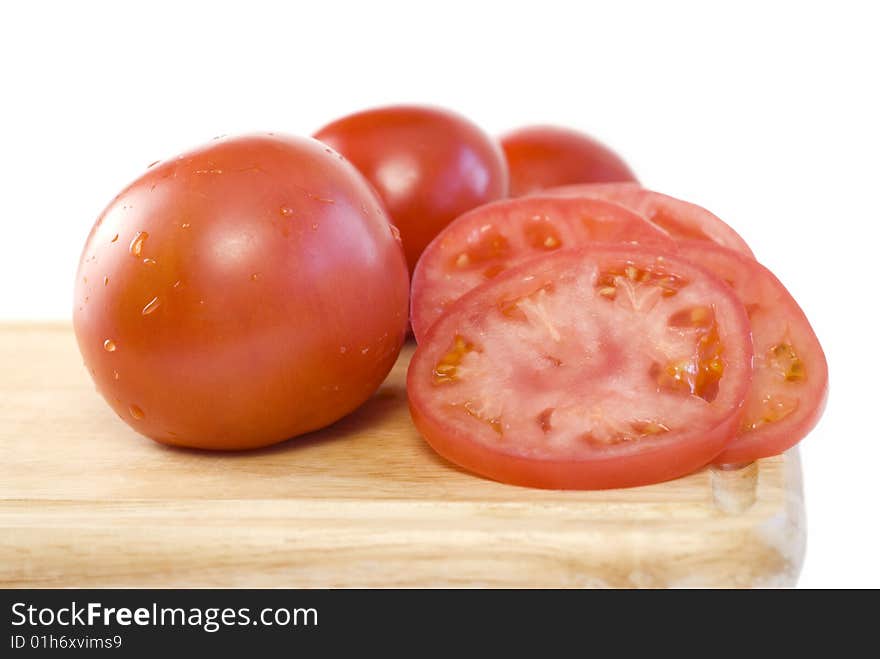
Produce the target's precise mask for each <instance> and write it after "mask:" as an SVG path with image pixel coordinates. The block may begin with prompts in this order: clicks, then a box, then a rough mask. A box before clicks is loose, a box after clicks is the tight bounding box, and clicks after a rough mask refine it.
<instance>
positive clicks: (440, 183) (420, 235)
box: [314, 105, 508, 271]
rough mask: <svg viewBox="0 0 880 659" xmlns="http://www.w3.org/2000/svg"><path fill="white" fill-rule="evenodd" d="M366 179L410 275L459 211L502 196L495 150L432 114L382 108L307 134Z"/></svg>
mask: <svg viewBox="0 0 880 659" xmlns="http://www.w3.org/2000/svg"><path fill="white" fill-rule="evenodd" d="M314 136H315V137H316V138H317V139H319V140H321V141H322V142H324V143H325V144H327V145H329V146H331V147H332V148H334V149H335V150H336V151H338V152H339V153H341V154H342V155H343V156H345V157H346V158H347V159H348V160H350V161H351V162H352V163H353V164H354V165H355V167H357V168H358V169H359V170H360V171H361V173H362V174H363V175H364V176H365V177H366V178H367V180H369V182H370V183H371V184H372V185H373V187H374V188H375V189H376V190H377V192H378V193H379V196H380V197H381V198H382V200H383V202H384V203H385V206H386V208H387V209H388V213H389V215H390V217H391V221H392V222H393V223H394V224H395V225H396V226H397V228H398V229H399V230H400V234H401V238H402V240H403V247H404V251H405V252H406V259H407V263H408V264H409V268H410V271H412V269H413V268H415V265H416V262H417V261H418V258H419V255H420V254H421V253H422V250H424V248H425V247H426V246H427V245H428V243H430V242H431V240H432V239H433V238H434V236H436V235H437V233H439V232H440V230H441V229H443V227H445V226H446V225H447V224H449V222H451V221H452V220H453V219H455V218H456V217H458V216H459V215H461V214H462V213H464V212H465V211H468V210H470V209H471V208H474V207H475V206H480V205H482V204H485V203H487V202H490V201H494V200H495V199H501V198H503V197H505V196H507V189H508V176H507V165H506V163H505V161H504V155H503V153H502V152H501V149H500V147H499V146H498V144H497V143H496V142H495V141H494V140H493V139H492V138H491V137H489V136H488V135H487V134H486V133H484V132H483V131H482V130H481V129H480V128H479V127H478V126H476V125H475V124H473V123H472V122H470V121H469V120H467V119H465V118H464V117H462V116H460V115H458V114H455V113H453V112H449V111H447V110H442V109H439V108H432V107H422V106H405V105H401V106H389V107H381V108H375V109H372V110H365V111H363V112H358V113H355V114H351V115H348V116H346V117H342V118H341V119H337V120H336V121H334V122H332V123H330V124H328V125H326V126H324V127H323V128H321V129H320V130H319V131H317V132H316V133H315V135H314Z"/></svg>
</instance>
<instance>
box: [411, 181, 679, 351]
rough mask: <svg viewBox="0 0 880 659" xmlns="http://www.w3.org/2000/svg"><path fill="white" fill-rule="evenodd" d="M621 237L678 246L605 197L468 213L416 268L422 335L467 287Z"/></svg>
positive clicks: (526, 201)
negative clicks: (526, 264) (559, 253)
mask: <svg viewBox="0 0 880 659" xmlns="http://www.w3.org/2000/svg"><path fill="white" fill-rule="evenodd" d="M614 242H620V243H624V242H626V243H638V244H643V245H653V246H656V247H658V248H661V249H664V250H667V251H668V250H671V249H674V247H675V243H674V241H673V240H672V239H671V238H670V237H669V236H668V235H667V234H666V232H665V231H664V230H663V229H660V228H659V227H657V226H655V225H653V224H651V223H650V222H649V221H647V220H645V219H644V218H643V217H641V216H640V215H638V214H636V213H635V212H633V211H629V210H627V209H625V208H624V207H622V206H620V205H619V204H614V203H611V202H608V201H603V200H600V199H586V198H585V199H578V198H571V199H565V198H554V197H523V198H520V199H508V200H504V201H499V202H495V203H493V204H487V205H486V206H481V207H480V208H476V209H474V210H472V211H470V212H469V213H465V214H464V215H462V216H461V217H460V218H458V219H457V220H456V221H455V222H453V223H452V224H450V225H449V226H448V227H446V229H444V230H443V231H442V232H441V233H440V235H439V236H437V238H436V239H435V240H434V241H433V242H432V243H431V245H430V246H429V247H428V249H426V250H425V252H424V253H423V254H422V258H421V260H420V261H419V264H418V266H417V267H416V270H415V272H414V273H413V284H412V327H413V333H414V334H415V337H416V340H418V339H419V338H420V337H421V336H423V335H424V333H425V332H426V331H427V329H428V328H429V327H430V326H431V325H432V324H433V323H434V322H435V321H436V320H437V318H439V317H440V316H441V315H443V313H444V311H445V310H446V309H447V308H448V307H449V305H451V304H452V303H453V302H454V301H455V300H456V299H458V298H459V297H461V296H462V295H463V294H464V293H466V292H467V291H469V290H471V289H472V288H474V287H476V286H479V285H480V284H482V283H484V282H486V281H488V280H490V279H492V278H494V277H497V276H498V275H499V274H501V273H502V272H504V271H505V270H507V269H509V268H511V267H513V266H515V265H517V264H519V263H522V262H523V261H526V260H528V259H530V258H534V257H536V256H539V255H542V254H546V253H549V252H554V251H557V250H560V249H565V248H568V247H577V246H579V245H586V244H594V243H614Z"/></svg>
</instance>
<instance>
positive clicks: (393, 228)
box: [388, 224, 401, 242]
mask: <svg viewBox="0 0 880 659" xmlns="http://www.w3.org/2000/svg"><path fill="white" fill-rule="evenodd" d="M388 226H389V227H390V228H391V236H392V237H393V238H394V240H396V241H397V242H401V240H400V229H398V228H397V227H396V226H394V225H393V224H389V225H388Z"/></svg>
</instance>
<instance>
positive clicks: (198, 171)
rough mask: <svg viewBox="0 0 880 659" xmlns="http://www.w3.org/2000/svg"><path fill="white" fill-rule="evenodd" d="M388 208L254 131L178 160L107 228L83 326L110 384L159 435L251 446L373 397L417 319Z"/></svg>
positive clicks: (185, 442) (88, 254)
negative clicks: (410, 320) (411, 314)
mask: <svg viewBox="0 0 880 659" xmlns="http://www.w3.org/2000/svg"><path fill="white" fill-rule="evenodd" d="M408 287H409V280H408V273H407V268H406V262H405V259H404V255H403V251H402V249H401V246H400V243H399V241H398V240H397V239H396V237H395V232H394V230H393V227H392V226H391V225H390V223H389V222H388V219H387V217H386V215H385V212H384V210H383V208H382V205H381V202H380V201H379V199H378V198H377V197H376V195H375V193H374V192H373V191H372V190H371V189H370V186H369V185H368V184H367V182H366V181H365V180H364V179H363V177H362V176H361V175H360V174H359V173H358V172H357V171H356V170H355V168H354V167H353V166H352V165H350V164H349V163H347V162H345V161H344V160H342V159H341V158H340V157H339V156H338V154H335V153H333V152H332V150H331V149H328V148H327V147H325V146H324V145H322V144H320V143H319V142H317V141H315V140H312V139H308V138H289V137H284V138H282V137H275V136H273V135H271V134H267V135H251V136H244V137H238V138H234V139H221V140H217V141H214V142H211V143H210V144H208V145H205V146H202V147H200V148H197V149H195V150H193V151H190V152H188V153H184V154H183V155H180V156H178V157H176V158H172V159H170V160H167V161H164V162H161V163H158V164H156V165H155V166H153V167H152V168H151V169H149V170H148V171H147V172H146V173H145V174H144V175H143V176H141V177H140V178H139V179H137V180H136V181H135V182H134V183H132V184H131V185H129V186H128V187H127V188H125V190H123V191H122V192H121V193H120V194H119V195H118V196H117V197H116V198H115V199H114V200H113V201H112V202H111V203H110V205H109V206H108V207H107V208H106V209H105V210H104V212H103V213H102V214H101V216H100V217H99V218H98V220H97V222H96V223H95V226H94V228H93V229H92V232H91V234H90V235H89V238H88V240H87V242H86V245H85V249H84V250H83V253H82V258H81V261H80V266H79V271H78V274H77V278H76V288H75V309H74V314H73V320H74V328H75V331H76V337H77V340H78V342H79V346H80V350H81V351H82V354H83V357H84V359H85V364H86V366H87V367H88V368H89V370H90V372H91V373H92V376H93V378H94V380H95V383H96V385H97V388H98V391H99V392H100V393H101V394H102V395H103V396H104V397H105V398H106V399H107V402H108V403H109V404H110V405H111V407H112V408H113V409H114V410H115V411H116V413H117V414H118V415H119V416H120V417H121V418H122V419H123V420H124V421H125V422H126V423H128V424H129V425H131V426H132V427H133V428H134V429H135V430H137V431H138V432H140V433H142V434H144V435H146V436H148V437H150V438H152V439H155V440H156V441H159V442H162V443H166V444H175V445H180V446H189V447H197V448H209V449H245V448H253V447H258V446H265V445H268V444H273V443H276V442H280V441H282V440H284V439H287V438H289V437H293V436H295V435H299V434H301V433H305V432H308V431H310V430H315V429H317V428H321V427H323V426H326V425H327V424H329V423H332V422H333V421H335V420H337V419H339V418H340V417H342V416H343V415H345V414H347V413H349V412H351V411H352V410H354V409H355V408H356V407H358V406H359V405H360V404H361V403H363V402H364V401H365V400H366V399H367V398H368V397H369V396H370V395H371V394H372V393H373V392H374V391H375V389H376V388H377V387H378V386H379V384H380V383H381V382H382V380H383V379H384V378H385V376H386V375H387V373H388V371H389V370H390V369H391V366H392V365H393V364H394V361H395V359H396V358H397V355H398V352H399V350H400V347H401V344H402V342H403V340H404V336H405V332H406V328H407V304H408Z"/></svg>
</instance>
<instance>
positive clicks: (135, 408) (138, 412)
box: [128, 405, 144, 420]
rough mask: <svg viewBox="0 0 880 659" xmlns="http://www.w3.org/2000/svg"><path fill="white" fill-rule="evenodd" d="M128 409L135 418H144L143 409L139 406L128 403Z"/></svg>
mask: <svg viewBox="0 0 880 659" xmlns="http://www.w3.org/2000/svg"><path fill="white" fill-rule="evenodd" d="M128 411H129V412H130V413H131V415H132V416H133V417H134V418H135V419H138V420H140V419H143V418H144V411H143V410H142V409H141V408H139V407H138V406H137V405H129V406H128Z"/></svg>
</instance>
